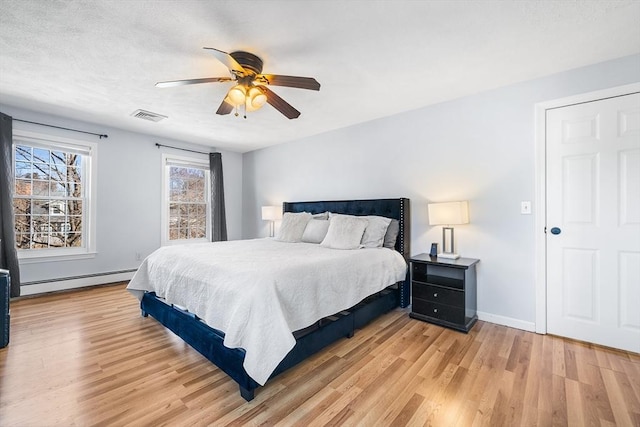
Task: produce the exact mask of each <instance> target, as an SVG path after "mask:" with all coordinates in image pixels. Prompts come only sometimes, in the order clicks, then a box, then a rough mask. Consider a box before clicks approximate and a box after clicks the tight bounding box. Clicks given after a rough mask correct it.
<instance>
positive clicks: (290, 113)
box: [256, 86, 300, 119]
mask: <svg viewBox="0 0 640 427" xmlns="http://www.w3.org/2000/svg"><path fill="white" fill-rule="evenodd" d="M256 87H257V88H259V89H260V90H261V91H262V93H264V94H265V95H267V102H268V103H269V104H271V105H272V106H273V108H275V109H276V110H278V111H280V112H281V113H282V114H284V115H285V116H286V117H287V118H288V119H297V118H298V116H299V115H300V111H298V110H296V109H295V108H293V107H292V106H291V104H289V103H288V102H287V101H285V100H284V99H282V98H280V97H279V96H278V95H276V94H275V93H274V92H272V91H271V90H270V89H269V88H268V87H265V86H256Z"/></svg>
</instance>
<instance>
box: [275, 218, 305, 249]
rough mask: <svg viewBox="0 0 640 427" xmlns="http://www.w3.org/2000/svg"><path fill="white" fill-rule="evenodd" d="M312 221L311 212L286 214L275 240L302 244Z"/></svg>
mask: <svg viewBox="0 0 640 427" xmlns="http://www.w3.org/2000/svg"><path fill="white" fill-rule="evenodd" d="M310 220H311V214H310V213H309V212H300V213H293V212H285V213H284V215H283V216H282V224H281V225H280V229H279V230H278V232H277V233H276V237H275V240H279V241H281V242H290V243H296V242H300V241H301V240H302V235H303V234H304V229H305V228H306V227H307V223H308V222H309V221H310Z"/></svg>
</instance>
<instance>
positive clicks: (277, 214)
mask: <svg viewBox="0 0 640 427" xmlns="http://www.w3.org/2000/svg"><path fill="white" fill-rule="evenodd" d="M262 219H263V220H265V221H277V220H279V219H282V207H281V206H263V207H262Z"/></svg>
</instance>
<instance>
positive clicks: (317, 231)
mask: <svg viewBox="0 0 640 427" xmlns="http://www.w3.org/2000/svg"><path fill="white" fill-rule="evenodd" d="M328 230H329V221H327V220H326V219H312V220H311V221H309V222H308V223H307V228H305V229H304V233H303V234H302V241H303V242H306V243H321V242H322V241H323V240H324V238H325V236H326V235H327V231H328Z"/></svg>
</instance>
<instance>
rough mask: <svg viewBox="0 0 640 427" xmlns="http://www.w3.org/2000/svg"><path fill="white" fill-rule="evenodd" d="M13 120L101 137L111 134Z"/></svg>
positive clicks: (107, 136)
mask: <svg viewBox="0 0 640 427" xmlns="http://www.w3.org/2000/svg"><path fill="white" fill-rule="evenodd" d="M13 120H15V121H16V122H23V123H31V124H34V125H40V126H47V127H50V128H56V129H63V130H70V131H73V132H80V133H86V134H88V135H95V136H97V137H99V138H100V139H102V138H109V135H106V134H104V133H94V132H87V131H86V130H78V129H71V128H65V127H62V126H54V125H48V124H46V123H38V122H30V121H29V120H21V119H13Z"/></svg>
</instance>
